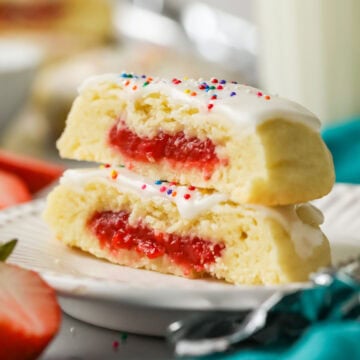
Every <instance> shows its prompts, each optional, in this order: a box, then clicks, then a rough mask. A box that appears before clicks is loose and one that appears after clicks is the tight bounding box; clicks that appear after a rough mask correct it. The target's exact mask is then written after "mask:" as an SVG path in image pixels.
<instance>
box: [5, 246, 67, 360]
mask: <svg viewBox="0 0 360 360" xmlns="http://www.w3.org/2000/svg"><path fill="white" fill-rule="evenodd" d="M15 244H16V240H13V241H12V242H10V243H8V244H5V245H3V246H2V247H1V248H0V258H1V259H5V258H6V257H7V256H8V255H9V253H10V252H11V250H12V248H13V247H14V246H15ZM60 321H61V311H60V307H59V305H58V303H57V300H56V295H55V291H54V290H53V289H52V288H51V287H50V286H49V285H48V284H47V283H46V282H45V281H44V280H42V279H41V277H40V276H39V275H38V274H37V273H36V272H34V271H31V270H25V269H22V268H20V267H18V266H16V265H9V264H5V263H3V262H0V359H4V360H5V359H6V360H31V359H36V358H37V357H38V356H39V355H40V354H41V352H42V351H43V350H44V349H45V347H46V345H47V344H48V343H49V342H50V340H51V339H52V338H53V337H54V336H55V334H56V333H57V331H58V329H59V326H60Z"/></svg>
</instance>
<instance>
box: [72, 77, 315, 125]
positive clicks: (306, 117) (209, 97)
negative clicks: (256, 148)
mask: <svg viewBox="0 0 360 360" xmlns="http://www.w3.org/2000/svg"><path fill="white" fill-rule="evenodd" d="M101 83H110V84H111V83H113V84H116V85H118V86H120V87H121V88H122V93H121V96H122V97H123V98H124V99H126V100H129V101H134V100H135V99H136V98H139V97H143V96H146V95H148V94H150V93H156V92H159V93H162V94H165V95H166V96H168V98H169V102H171V103H174V104H176V103H181V104H182V105H183V106H190V105H191V106H196V107H198V108H199V109H200V113H202V114H208V113H209V112H211V113H212V114H216V115H219V118H222V117H225V118H226V119H228V120H230V121H231V122H232V123H233V124H234V125H235V126H240V127H241V128H243V127H245V126H250V127H256V126H257V125H259V124H261V123H263V122H266V121H268V120H272V119H279V118H281V119H286V120H288V121H294V122H300V123H303V124H305V125H306V126H308V127H311V128H312V129H314V130H316V131H319V129H320V121H319V119H318V118H317V117H316V116H315V115H314V114H313V113H311V112H310V111H309V110H307V109H306V108H304V107H303V106H301V105H299V104H297V103H295V102H292V101H290V100H287V99H284V98H281V97H278V96H274V95H272V96H270V95H267V94H264V93H263V92H262V91H261V90H259V89H256V88H253V87H250V86H247V85H241V84H237V83H235V82H227V81H225V80H217V79H211V80H209V81H204V80H202V79H199V80H194V79H181V80H180V79H172V80H165V79H161V78H149V77H146V76H144V75H143V76H138V75H135V74H126V73H122V74H104V75H100V76H96V77H91V78H89V79H87V80H85V82H83V84H82V85H81V86H80V87H79V92H80V93H82V92H84V91H86V90H87V89H89V88H93V87H96V86H97V85H98V84H101Z"/></svg>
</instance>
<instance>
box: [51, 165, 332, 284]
mask: <svg viewBox="0 0 360 360" xmlns="http://www.w3.org/2000/svg"><path fill="white" fill-rule="evenodd" d="M44 218H45V220H46V221H47V223H48V224H49V225H50V227H51V229H52V230H53V232H54V234H55V236H56V237H57V238H58V239H59V240H60V241H62V242H63V243H65V244H67V245H70V246H74V247H77V248H80V249H82V250H84V251H87V252H89V253H91V254H93V255H95V256H97V257H99V258H104V259H107V260H109V261H111V262H113V263H116V264H120V265H126V266H131V267H135V268H144V269H148V270H153V271H158V272H162V273H169V274H174V275H180V276H185V277H214V278H218V279H223V280H225V281H227V282H230V283H234V284H279V283H288V282H299V281H306V280H307V279H308V277H309V274H310V273H311V272H313V271H316V270H317V269H318V268H319V267H322V266H327V265H329V264H330V247H329V243H328V240H327V239H326V237H325V236H324V234H323V233H322V232H321V230H320V228H319V225H320V224H321V222H322V215H321V213H320V211H319V210H317V209H316V208H314V207H313V206H311V205H309V204H301V205H290V206H281V207H265V206H259V205H239V204H235V203H233V202H231V201H229V200H228V199H227V198H226V196H225V195H222V194H219V193H214V192H208V191H204V190H200V189H196V188H194V187H192V186H189V187H186V186H178V185H176V184H174V183H167V182H163V181H161V180H158V181H155V182H150V181H146V180H145V179H144V178H142V177H140V176H138V175H135V174H132V173H130V172H129V171H128V170H126V169H124V168H104V169H84V170H68V171H66V172H65V174H64V176H63V178H62V179H61V184H60V185H59V186H58V187H57V188H56V189H55V190H54V191H53V192H52V193H51V194H50V195H49V197H48V201H47V208H46V210H45V213H44Z"/></svg>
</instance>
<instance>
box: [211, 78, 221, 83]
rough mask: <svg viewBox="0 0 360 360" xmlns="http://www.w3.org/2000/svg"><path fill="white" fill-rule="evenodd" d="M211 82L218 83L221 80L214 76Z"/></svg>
mask: <svg viewBox="0 0 360 360" xmlns="http://www.w3.org/2000/svg"><path fill="white" fill-rule="evenodd" d="M211 82H212V83H213V84H217V83H218V82H219V80H218V79H216V78H212V79H211Z"/></svg>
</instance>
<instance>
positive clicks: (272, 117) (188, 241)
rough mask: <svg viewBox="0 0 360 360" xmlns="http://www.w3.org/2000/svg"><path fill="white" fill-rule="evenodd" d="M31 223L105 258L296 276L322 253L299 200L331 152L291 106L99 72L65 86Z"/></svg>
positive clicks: (184, 271)
mask: <svg viewBox="0 0 360 360" xmlns="http://www.w3.org/2000/svg"><path fill="white" fill-rule="evenodd" d="M79 90H80V91H79V92H80V94H79V96H78V98H77V99H76V100H75V102H74V105H73V107H72V110H71V112H70V114H69V117H68V120H67V125H66V128H65V131H64V133H63V135H62V136H61V138H60V139H59V141H58V148H59V151H60V154H61V156H62V157H66V158H70V159H76V160H85V161H95V162H99V163H102V164H103V165H101V166H100V167H99V168H91V169H81V170H80V169H79V170H68V171H67V172H65V174H64V176H63V178H62V179H61V181H60V185H59V186H58V187H57V188H56V189H55V190H54V191H53V193H51V194H50V196H49V198H48V203H47V208H46V211H45V214H44V215H45V219H46V220H47V222H48V223H49V225H50V226H51V228H52V229H53V230H54V233H55V235H56V237H57V238H59V239H60V240H61V241H63V242H64V243H65V244H67V245H70V246H75V247H78V248H81V249H83V250H85V251H88V252H90V253H92V254H93V255H95V256H98V257H101V258H105V259H107V260H109V261H111V262H114V263H118V264H121V265H127V266H132V267H138V268H145V269H149V270H154V271H160V272H165V273H171V274H176V275H181V276H187V277H198V276H211V277H215V278H219V279H224V280H226V281H228V282H231V283H235V284H244V283H246V284H274V283H286V282H292V281H303V280H306V279H307V278H308V276H309V274H310V273H311V272H312V271H315V270H316V269H317V268H318V267H320V266H326V265H328V264H329V262H330V250H329V244H328V241H327V239H326V237H325V236H324V235H323V233H322V232H321V230H320V228H319V225H320V224H321V223H322V220H323V219H322V214H321V213H320V211H319V210H317V209H316V208H314V207H313V206H312V205H310V204H307V203H306V202H307V201H309V200H312V199H315V198H318V197H321V196H323V195H325V194H326V193H328V192H329V191H330V189H331V187H332V185H333V182H334V170H333V164H332V159H331V156H330V154H329V151H328V150H327V148H326V146H325V144H324V143H323V141H322V140H321V137H320V135H319V127H320V124H319V121H318V119H317V118H316V117H315V116H314V115H313V114H312V113H310V112H309V111H308V110H306V109H304V108H303V107H301V106H300V105H298V104H295V103H293V102H290V101H288V100H285V99H282V98H279V97H274V96H269V95H267V94H264V93H263V92H261V91H260V90H258V89H255V88H252V87H248V86H245V85H239V84H237V83H236V82H226V81H225V80H218V79H215V78H213V79H211V80H209V81H203V80H189V79H177V78H174V79H172V80H164V79H153V78H151V77H147V76H144V75H142V76H138V75H135V74H128V73H122V74H107V75H103V76H99V77H96V78H92V79H89V80H88V81H86V82H85V83H84V84H83V85H82V86H81V87H80V89H79Z"/></svg>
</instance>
